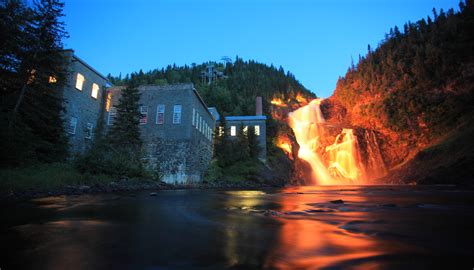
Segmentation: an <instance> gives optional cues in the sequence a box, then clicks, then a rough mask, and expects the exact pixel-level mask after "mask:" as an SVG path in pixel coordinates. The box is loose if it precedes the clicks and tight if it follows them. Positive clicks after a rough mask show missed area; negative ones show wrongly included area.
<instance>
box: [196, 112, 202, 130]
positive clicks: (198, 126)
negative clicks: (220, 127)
mask: <svg viewBox="0 0 474 270" xmlns="http://www.w3.org/2000/svg"><path fill="white" fill-rule="evenodd" d="M201 123H202V122H201V116H200V115H199V117H198V119H197V124H196V129H197V130H199V131H201Z"/></svg>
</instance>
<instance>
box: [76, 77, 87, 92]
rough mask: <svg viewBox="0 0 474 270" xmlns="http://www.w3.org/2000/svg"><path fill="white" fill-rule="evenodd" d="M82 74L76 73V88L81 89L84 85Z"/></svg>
mask: <svg viewBox="0 0 474 270" xmlns="http://www.w3.org/2000/svg"><path fill="white" fill-rule="evenodd" d="M84 81H85V79H84V76H82V74H81V73H77V77H76V89H77V90H80V91H82V86H83V85H84Z"/></svg>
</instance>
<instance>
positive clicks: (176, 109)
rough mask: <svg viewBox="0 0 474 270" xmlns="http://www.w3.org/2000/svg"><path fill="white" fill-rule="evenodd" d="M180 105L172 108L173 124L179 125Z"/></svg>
mask: <svg viewBox="0 0 474 270" xmlns="http://www.w3.org/2000/svg"><path fill="white" fill-rule="evenodd" d="M181 108H182V107H181V105H174V106H173V124H181Z"/></svg>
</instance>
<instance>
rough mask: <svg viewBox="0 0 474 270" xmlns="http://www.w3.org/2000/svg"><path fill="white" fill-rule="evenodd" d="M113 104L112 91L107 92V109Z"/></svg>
mask: <svg viewBox="0 0 474 270" xmlns="http://www.w3.org/2000/svg"><path fill="white" fill-rule="evenodd" d="M111 105H112V93H111V92H108V93H107V100H106V101H105V110H106V111H109V110H110V106H111Z"/></svg>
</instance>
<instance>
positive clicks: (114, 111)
mask: <svg viewBox="0 0 474 270" xmlns="http://www.w3.org/2000/svg"><path fill="white" fill-rule="evenodd" d="M116 116H117V108H115V107H110V110H109V116H108V117H107V125H109V126H111V125H113V124H114V122H115V117H116Z"/></svg>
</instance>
